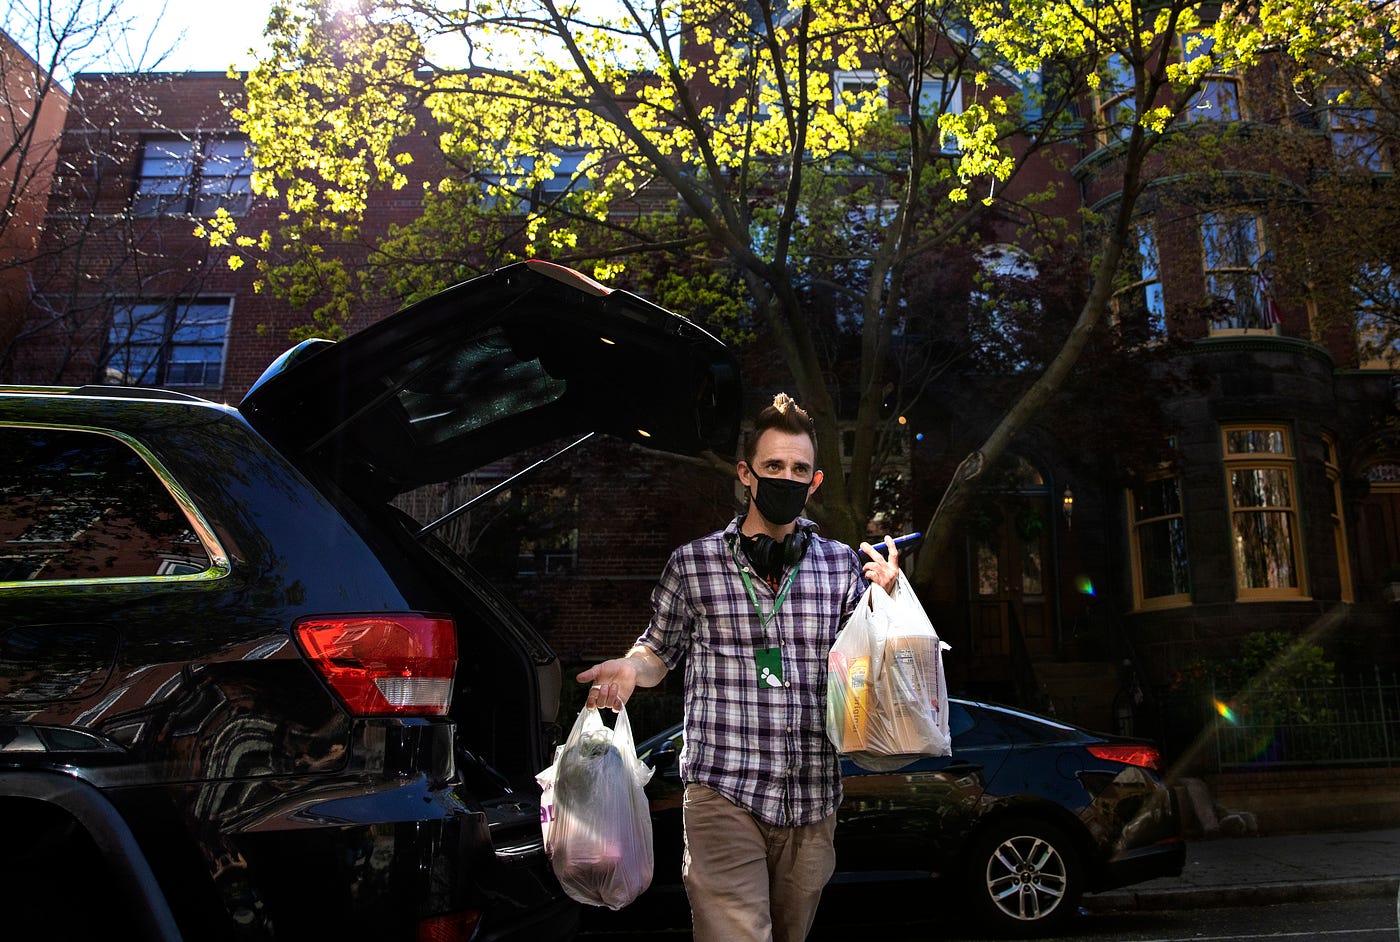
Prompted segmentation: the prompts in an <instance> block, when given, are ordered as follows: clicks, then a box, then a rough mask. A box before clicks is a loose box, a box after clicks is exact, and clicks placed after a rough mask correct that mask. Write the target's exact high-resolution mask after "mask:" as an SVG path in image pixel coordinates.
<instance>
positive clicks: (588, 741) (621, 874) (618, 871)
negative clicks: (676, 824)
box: [535, 707, 652, 909]
mask: <svg viewBox="0 0 1400 942" xmlns="http://www.w3.org/2000/svg"><path fill="white" fill-rule="evenodd" d="M650 778H651V769H650V768H649V767H648V766H647V765H646V763H644V762H642V761H641V760H639V759H638V758H637V749H636V746H635V745H633V742H632V724H631V722H630V721H629V720H628V719H627V709H626V708H625V707H624V708H623V709H622V710H621V711H619V712H618V714H617V722H616V723H615V724H614V725H613V728H612V729H609V728H608V727H607V726H606V725H604V723H603V718H602V716H601V715H600V714H599V712H598V711H597V710H593V709H589V708H587V707H585V708H584V709H583V710H582V711H580V712H579V715H578V719H576V720H575V721H574V728H573V730H572V731H571V732H570V733H569V738H568V739H567V740H565V742H564V744H563V745H562V746H560V747H559V748H558V749H556V750H555V752H554V764H553V765H551V766H550V767H549V768H547V769H545V770H544V771H543V772H541V773H540V774H539V775H537V776H535V780H536V781H537V782H539V784H540V787H541V788H542V789H543V794H542V795H541V797H540V830H541V831H542V832H543V835H544V849H545V853H547V854H548V855H549V860H550V865H551V866H552V867H553V868H554V875H555V876H556V877H558V879H559V885H560V886H562V887H563V888H564V892H565V893H567V894H568V895H569V897H570V898H571V899H574V900H577V901H578V902H580V903H587V904H589V905H592V906H607V907H608V908H609V909H621V908H622V907H623V906H626V905H627V904H628V903H630V902H632V901H633V900H635V899H636V898H637V897H638V896H640V895H641V894H642V891H643V890H645V889H646V888H647V887H648V886H649V885H650V884H651V873H652V842H651V809H650V808H649V806H648V804H647V796H646V792H645V791H644V790H643V789H644V787H645V786H646V783H647V781H648V780H650Z"/></svg>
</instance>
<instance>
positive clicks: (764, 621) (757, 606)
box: [729, 537, 803, 647]
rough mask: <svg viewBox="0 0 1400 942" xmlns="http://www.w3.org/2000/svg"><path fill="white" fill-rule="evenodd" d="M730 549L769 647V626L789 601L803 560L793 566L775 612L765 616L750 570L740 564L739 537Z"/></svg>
mask: <svg viewBox="0 0 1400 942" xmlns="http://www.w3.org/2000/svg"><path fill="white" fill-rule="evenodd" d="M729 549H730V552H731V554H732V555H733V557H734V567H735V568H736V569H738V570H739V578H740V579H743V580H744V590H745V591H746V592H748V593H749V601H750V602H752V603H753V610H754V611H755V612H757V613H758V624H759V627H760V628H762V629H763V644H764V647H767V645H768V625H769V623H770V622H771V621H772V620H773V619H775V618H777V617H778V609H780V608H782V607H783V603H784V602H786V601H787V597H788V590H789V589H791V588H792V583H793V580H794V579H796V578H797V570H799V569H801V568H802V562H803V560H801V559H799V560H798V561H797V562H795V563H793V564H792V571H791V572H789V573H788V577H787V580H786V581H785V582H783V587H782V589H781V590H779V592H778V597H777V598H776V599H774V600H773V610H772V611H771V612H769V613H768V614H766V615H765V614H763V605H762V603H761V602H759V600H758V593H757V592H755V591H754V587H753V580H752V579H750V578H749V573H748V570H746V569H745V568H744V566H743V564H742V563H741V562H739V540H738V538H737V537H736V538H735V540H734V542H733V543H731V544H730V546H729Z"/></svg>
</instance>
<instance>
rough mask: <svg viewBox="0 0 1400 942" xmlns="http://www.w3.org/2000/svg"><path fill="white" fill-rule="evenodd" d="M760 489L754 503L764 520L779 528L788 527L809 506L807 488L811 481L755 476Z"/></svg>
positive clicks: (756, 490) (755, 495)
mask: <svg viewBox="0 0 1400 942" xmlns="http://www.w3.org/2000/svg"><path fill="white" fill-rule="evenodd" d="M754 480H756V481H757V482H758V487H757V488H756V489H755V491H754V495H753V502H754V506H755V507H757V508H758V512H759V513H761V514H763V519H764V520H767V521H768V522H769V523H771V524H773V525H774V526H777V527H784V526H787V525H788V524H789V523H792V522H793V521H794V520H796V519H797V515H798V514H800V513H802V508H803V507H806V506H807V488H809V487H811V486H812V482H811V481H790V480H788V479H787V478H764V477H759V476H758V475H757V474H755V475H754Z"/></svg>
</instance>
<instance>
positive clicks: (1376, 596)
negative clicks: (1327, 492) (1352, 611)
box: [1356, 466, 1400, 602]
mask: <svg viewBox="0 0 1400 942" xmlns="http://www.w3.org/2000/svg"><path fill="white" fill-rule="evenodd" d="M1386 467H1391V466H1386ZM1396 467H1397V470H1400V466H1396ZM1356 547H1357V550H1358V558H1357V560H1356V563H1357V567H1356V569H1357V571H1356V592H1357V596H1358V599H1359V600H1360V601H1363V602H1379V601H1381V600H1382V599H1383V597H1384V595H1383V593H1384V592H1385V589H1386V586H1387V585H1389V584H1390V582H1392V581H1400V579H1396V577H1397V575H1400V568H1397V567H1400V481H1377V480H1372V482H1371V490H1370V493H1369V494H1367V495H1366V497H1365V498H1364V499H1363V500H1362V501H1361V503H1360V504H1359V505H1358V507H1357V513H1356Z"/></svg>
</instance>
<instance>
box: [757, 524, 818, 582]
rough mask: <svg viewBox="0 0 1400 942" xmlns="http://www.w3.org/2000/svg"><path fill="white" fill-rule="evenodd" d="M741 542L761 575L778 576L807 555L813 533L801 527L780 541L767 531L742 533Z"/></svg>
mask: <svg viewBox="0 0 1400 942" xmlns="http://www.w3.org/2000/svg"><path fill="white" fill-rule="evenodd" d="M739 542H740V545H742V546H743V548H744V555H746V556H748V558H749V562H751V563H753V566H754V568H755V569H757V570H758V574H759V575H761V576H774V577H777V576H780V575H782V574H783V570H784V569H786V568H787V567H788V566H795V565H797V564H798V563H799V562H801V561H802V557H804V556H806V555H807V546H808V544H809V543H810V542H811V534H809V533H808V532H807V531H806V530H803V529H800V528H799V529H796V530H793V531H792V532H791V533H789V534H788V535H787V536H786V537H784V538H783V540H782V542H781V543H780V542H778V541H777V540H775V539H773V538H772V537H771V536H769V535H768V534H766V533H757V534H754V535H753V536H746V535H745V534H743V533H740V534H739Z"/></svg>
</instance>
